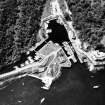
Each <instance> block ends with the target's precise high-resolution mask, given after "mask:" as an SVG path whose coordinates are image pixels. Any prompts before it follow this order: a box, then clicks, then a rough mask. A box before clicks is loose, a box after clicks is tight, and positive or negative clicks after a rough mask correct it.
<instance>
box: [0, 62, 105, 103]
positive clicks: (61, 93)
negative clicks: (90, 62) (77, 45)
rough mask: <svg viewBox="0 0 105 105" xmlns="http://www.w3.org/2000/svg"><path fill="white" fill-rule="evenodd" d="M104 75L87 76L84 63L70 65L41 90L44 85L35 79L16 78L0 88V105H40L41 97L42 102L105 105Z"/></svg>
mask: <svg viewBox="0 0 105 105" xmlns="http://www.w3.org/2000/svg"><path fill="white" fill-rule="evenodd" d="M104 74H105V72H102V73H98V74H96V75H95V78H94V79H91V78H90V76H91V75H92V74H91V73H89V72H88V70H86V66H85V65H83V64H82V65H81V64H80V63H77V64H73V65H72V67H71V68H62V75H61V77H60V78H59V79H57V80H56V81H54V82H53V84H52V85H51V88H50V89H49V90H48V91H47V90H43V89H41V86H43V85H44V84H42V82H41V81H39V80H38V79H34V78H31V77H25V78H22V79H18V80H15V81H13V82H11V83H10V84H9V85H8V86H7V87H6V88H4V89H2V90H0V105H40V100H41V99H42V98H43V97H44V98H45V101H44V102H43V103H42V105H105V102H104V98H105V85H104ZM94 84H100V88H98V89H93V88H92V85H94ZM19 100H20V102H19ZM21 101H22V102H21Z"/></svg>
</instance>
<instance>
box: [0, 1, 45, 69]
mask: <svg viewBox="0 0 105 105" xmlns="http://www.w3.org/2000/svg"><path fill="white" fill-rule="evenodd" d="M45 3H46V0H1V1H0V67H1V66H3V65H8V64H11V63H14V62H16V61H17V60H18V59H20V57H21V53H23V52H26V51H27V50H28V49H29V48H30V47H31V46H33V45H35V43H36V37H37V32H38V30H39V28H40V25H39V24H40V19H41V15H42V12H43V8H44V5H45Z"/></svg>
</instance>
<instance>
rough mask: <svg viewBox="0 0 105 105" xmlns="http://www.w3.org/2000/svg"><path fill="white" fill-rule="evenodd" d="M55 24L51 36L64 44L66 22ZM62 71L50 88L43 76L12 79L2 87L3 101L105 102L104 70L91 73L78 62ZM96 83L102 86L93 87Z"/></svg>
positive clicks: (9, 104) (18, 104) (32, 104)
mask: <svg viewBox="0 0 105 105" xmlns="http://www.w3.org/2000/svg"><path fill="white" fill-rule="evenodd" d="M55 24H56V22H55V21H53V24H50V25H49V28H51V29H53V32H52V34H53V35H54V36H52V34H49V36H50V37H49V38H50V39H51V40H52V41H53V42H54V43H59V44H62V41H68V37H67V33H66V31H65V30H63V29H62V27H63V26H59V25H55ZM55 26H57V27H55ZM55 28H56V29H55ZM55 30H56V31H55ZM56 35H59V37H57V36H56ZM61 35H62V36H61ZM48 40H49V39H48ZM44 44H45V43H43V44H42V46H43V45H44ZM39 49H40V47H38V50H39ZM33 54H34V52H31V53H30V55H33ZM26 58H27V56H26V55H24V54H23V57H22V60H21V62H24V61H25V60H26ZM21 62H17V64H19V63H21ZM7 70H8V68H7ZM61 71H62V74H61V76H60V77H59V79H57V80H56V81H54V82H53V84H52V85H51V88H50V89H49V90H48V91H47V90H43V89H42V88H41V87H42V86H43V85H44V84H43V83H42V82H41V81H40V80H38V79H35V78H32V77H24V78H21V79H18V80H14V81H12V82H10V83H9V84H8V85H7V86H6V87H5V88H4V89H1V90H0V105H40V100H41V99H42V98H45V101H44V102H43V103H42V105H105V101H104V100H105V81H104V80H105V79H104V77H105V70H101V71H99V72H97V73H95V74H92V73H90V72H89V71H88V70H87V67H86V65H85V64H80V63H79V62H77V63H75V64H73V65H72V67H71V68H62V69H61ZM90 76H94V78H90ZM94 85H98V86H100V87H99V88H97V89H93V86H94Z"/></svg>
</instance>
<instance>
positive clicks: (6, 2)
mask: <svg viewBox="0 0 105 105" xmlns="http://www.w3.org/2000/svg"><path fill="white" fill-rule="evenodd" d="M66 1H67V5H68V7H69V9H70V11H71V12H72V19H73V20H72V21H73V26H74V28H75V30H77V31H79V38H80V39H81V41H82V42H87V43H89V45H90V46H89V47H90V48H91V47H92V48H94V49H99V50H100V51H105V45H104V44H102V43H101V40H102V39H103V36H105V35H104V34H105V4H104V1H103V0H66ZM45 4H46V0H0V68H1V67H2V66H6V65H11V64H13V63H15V62H16V61H18V60H19V59H20V58H21V55H22V53H25V52H27V51H28V49H29V48H31V47H32V46H35V44H36V42H37V38H36V37H37V33H38V30H39V29H40V25H39V24H40V20H41V16H42V13H43V9H44V6H45Z"/></svg>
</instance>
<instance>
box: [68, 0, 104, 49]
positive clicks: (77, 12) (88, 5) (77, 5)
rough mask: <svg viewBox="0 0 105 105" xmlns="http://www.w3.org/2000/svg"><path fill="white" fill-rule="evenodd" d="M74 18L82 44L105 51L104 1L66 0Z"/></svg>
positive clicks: (74, 24)
mask: <svg viewBox="0 0 105 105" xmlns="http://www.w3.org/2000/svg"><path fill="white" fill-rule="evenodd" d="M66 1H67V4H68V7H69V9H70V11H71V12H72V17H73V26H74V28H75V29H76V30H77V31H78V32H79V38H80V39H81V41H82V42H87V43H88V44H89V45H90V47H92V48H95V49H99V50H101V51H105V47H104V46H105V45H103V44H101V40H102V39H103V36H105V1H104V0H66Z"/></svg>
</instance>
